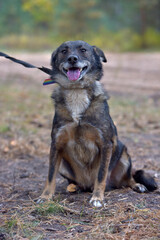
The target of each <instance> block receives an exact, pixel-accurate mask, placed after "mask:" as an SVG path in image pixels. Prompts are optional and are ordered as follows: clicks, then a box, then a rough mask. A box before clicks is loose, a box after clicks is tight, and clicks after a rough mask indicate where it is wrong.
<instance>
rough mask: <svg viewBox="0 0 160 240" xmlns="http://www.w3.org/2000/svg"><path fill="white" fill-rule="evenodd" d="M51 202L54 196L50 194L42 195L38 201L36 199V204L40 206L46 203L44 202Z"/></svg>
mask: <svg viewBox="0 0 160 240" xmlns="http://www.w3.org/2000/svg"><path fill="white" fill-rule="evenodd" d="M51 200H53V195H52V194H49V195H44V194H42V195H41V196H40V197H39V198H38V199H35V202H36V203H37V204H40V203H44V202H47V201H51Z"/></svg>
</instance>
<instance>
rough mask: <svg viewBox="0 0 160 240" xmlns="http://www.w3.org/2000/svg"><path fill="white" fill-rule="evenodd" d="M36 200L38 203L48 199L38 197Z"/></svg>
mask: <svg viewBox="0 0 160 240" xmlns="http://www.w3.org/2000/svg"><path fill="white" fill-rule="evenodd" d="M35 202H36V203H37V204H40V203H44V202H46V199H45V198H38V199H35Z"/></svg>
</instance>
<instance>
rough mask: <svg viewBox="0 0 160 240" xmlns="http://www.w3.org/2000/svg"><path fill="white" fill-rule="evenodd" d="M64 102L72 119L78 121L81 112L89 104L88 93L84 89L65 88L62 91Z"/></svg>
mask: <svg viewBox="0 0 160 240" xmlns="http://www.w3.org/2000/svg"><path fill="white" fill-rule="evenodd" d="M64 97H65V103H66V107H67V109H68V111H69V112H70V114H71V116H72V118H73V120H74V121H75V122H79V121H80V119H81V116H82V114H83V113H84V112H85V111H86V109H87V108H88V107H89V105H90V99H89V95H88V92H87V90H86V89H68V90H67V89H66V90H65V91H64Z"/></svg>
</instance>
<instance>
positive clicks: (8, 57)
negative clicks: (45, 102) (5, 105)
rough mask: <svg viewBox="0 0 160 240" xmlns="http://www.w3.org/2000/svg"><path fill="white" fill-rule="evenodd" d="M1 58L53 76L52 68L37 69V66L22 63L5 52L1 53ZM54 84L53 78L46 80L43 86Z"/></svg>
mask: <svg viewBox="0 0 160 240" xmlns="http://www.w3.org/2000/svg"><path fill="white" fill-rule="evenodd" d="M0 57H5V58H7V59H9V60H11V61H13V62H16V63H19V64H21V65H23V66H24V67H26V68H37V69H39V70H41V71H42V72H45V73H47V74H48V75H50V76H51V75H52V69H50V68H46V67H43V66H42V67H37V66H34V65H32V64H30V63H28V62H25V61H22V60H19V59H17V58H14V57H11V56H9V55H7V54H6V53H3V52H0ZM52 83H56V82H55V81H54V80H52V79H51V78H49V79H46V80H45V81H44V82H43V85H48V84H52Z"/></svg>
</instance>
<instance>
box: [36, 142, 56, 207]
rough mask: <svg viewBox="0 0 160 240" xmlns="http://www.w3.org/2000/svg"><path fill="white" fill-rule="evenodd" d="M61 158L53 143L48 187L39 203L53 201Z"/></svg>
mask: <svg viewBox="0 0 160 240" xmlns="http://www.w3.org/2000/svg"><path fill="white" fill-rule="evenodd" d="M60 162H61V156H60V154H59V153H58V152H57V151H56V147H55V143H54V142H52V144H51V149H50V159H49V171H48V179H47V181H46V185H45V188H44V191H43V193H42V195H41V196H40V199H39V200H38V201H37V202H38V203H40V202H43V201H44V200H50V199H52V197H53V195H54V193H55V188H56V175H57V172H58V169H59V166H60Z"/></svg>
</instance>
